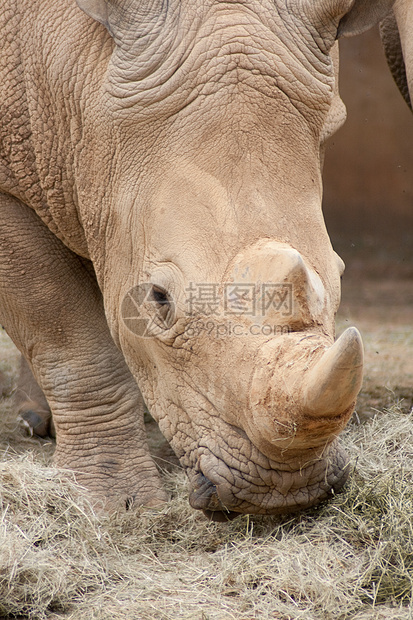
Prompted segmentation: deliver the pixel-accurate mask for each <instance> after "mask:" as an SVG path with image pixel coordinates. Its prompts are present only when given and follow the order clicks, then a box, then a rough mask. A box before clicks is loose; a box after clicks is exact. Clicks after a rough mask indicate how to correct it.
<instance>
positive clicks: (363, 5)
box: [337, 0, 395, 38]
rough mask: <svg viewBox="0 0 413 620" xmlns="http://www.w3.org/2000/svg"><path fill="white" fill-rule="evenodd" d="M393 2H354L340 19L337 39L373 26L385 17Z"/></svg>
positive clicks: (380, 0)
mask: <svg viewBox="0 0 413 620" xmlns="http://www.w3.org/2000/svg"><path fill="white" fill-rule="evenodd" d="M394 2H395V0H354V1H353V3H352V7H351V8H350V10H349V11H348V12H347V13H346V14H345V15H344V16H343V17H342V18H341V20H340V23H339V26H338V31H337V38H340V37H352V36H354V35H356V34H361V33H362V32H365V31H366V30H368V29H369V28H372V27H373V26H375V25H376V24H377V23H378V22H380V21H381V20H382V19H384V18H385V17H386V15H387V14H388V13H389V11H390V10H391V8H392V6H393V4H394Z"/></svg>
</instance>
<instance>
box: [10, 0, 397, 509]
mask: <svg viewBox="0 0 413 620" xmlns="http://www.w3.org/2000/svg"><path fill="white" fill-rule="evenodd" d="M78 5H79V6H78ZM391 5H392V2H391V1H388V2H386V1H379V0H378V1H377V2H372V1H370V0H369V1H363V0H355V1H354V0H240V1H238V2H234V1H227V2H224V1H220V0H197V2H194V1H193V0H180V1H178V0H170V2H168V3H167V2H164V1H162V0H118V1H114V0H113V1H112V0H111V1H109V0H107V1H106V0H78V4H76V3H75V1H74V0H61V1H60V2H58V3H55V2H53V3H52V2H50V1H49V0H24V2H23V1H22V0H20V1H19V0H13V1H12V0H3V2H2V4H1V8H0V31H1V33H2V40H3V43H2V47H1V56H2V62H1V64H0V89H1V90H2V92H1V96H0V105H1V112H0V123H1V125H0V138H1V150H0V188H1V191H2V194H1V195H0V219H1V229H0V230H1V232H0V254H1V269H0V287H1V300H0V320H1V322H2V324H4V325H5V327H6V329H7V331H8V333H9V334H10V336H11V337H12V338H13V340H14V342H15V343H16V345H17V346H18V347H19V348H20V350H21V351H22V352H23V354H24V356H25V357H26V359H27V360H28V362H29V364H30V367H31V368H32V370H33V373H34V375H35V377H36V380H37V381H38V383H39V385H40V386H41V388H42V390H43V392H44V394H45V396H46V398H47V401H48V403H49V405H50V407H51V410H52V413H53V420H54V425H55V428H56V441H57V445H56V453H55V461H56V463H57V464H58V465H61V466H64V467H66V468H71V469H73V470H75V471H76V472H77V476H78V478H79V479H80V480H81V481H82V482H83V483H84V484H86V485H88V486H89V488H90V489H91V490H92V491H93V492H94V493H95V494H96V495H98V496H100V497H105V498H107V500H108V501H109V502H110V503H111V504H117V503H119V502H123V503H125V502H126V504H127V505H128V504H129V503H130V502H131V500H132V499H133V500H134V501H136V503H139V504H145V505H149V506H157V505H160V504H162V502H163V501H165V499H166V496H165V493H164V491H163V489H162V486H161V484H160V480H159V477H158V473H157V470H156V468H155V466H154V464H153V462H152V460H151V458H150V456H149V453H148V448H147V443H146V439H145V432H144V427H143V417H142V410H143V403H142V397H141V394H140V392H139V390H138V389H137V387H136V383H135V379H134V377H135V378H136V380H137V382H138V384H139V388H140V391H141V392H142V394H143V397H144V399H145V401H146V403H147V405H148V407H149V409H150V411H151V413H152V415H153V416H154V417H155V419H156V420H157V421H158V423H159V426H160V428H161V430H162V432H163V433H164V435H165V437H166V438H167V440H168V441H169V442H170V443H171V445H172V447H173V448H174V450H175V452H176V454H177V456H178V457H179V459H180V461H181V464H182V466H183V467H184V468H185V469H186V471H187V473H188V476H189V479H190V501H191V503H192V505H193V506H194V507H196V508H200V509H203V510H204V511H205V512H206V514H207V515H209V516H211V517H212V518H216V519H220V518H222V517H223V516H225V515H227V516H229V517H230V516H234V515H235V514H237V513H242V512H244V513H245V512H251V513H277V512H286V511H290V510H295V509H299V508H304V507H307V506H310V505H313V504H315V503H317V502H319V501H321V500H322V499H325V498H326V497H328V496H329V494H331V492H332V491H334V490H338V489H339V488H340V487H341V486H342V484H343V483H344V481H345V479H346V476H347V469H346V465H347V459H346V456H345V454H344V453H343V451H342V449H341V448H340V446H339V444H338V441H337V435H338V433H339V432H340V431H341V429H342V428H343V427H344V426H345V424H346V422H347V420H348V418H349V416H350V415H351V412H352V409H353V405H354V400H355V397H356V394H357V391H358V389H359V387H360V381H361V368H362V349H361V344H360V340H359V336H358V333H357V332H356V330H349V331H348V332H346V334H345V335H344V336H343V337H342V338H341V339H340V340H339V341H338V343H336V345H334V347H332V344H333V341H334V316H335V312H336V310H337V307H338V304H339V297H340V274H341V272H342V263H341V261H340V260H339V259H338V257H337V256H336V255H335V254H334V252H333V250H332V248H331V244H330V241H329V238H328V235H327V232H326V229H325V225H324V221H323V217H322V212H321V195H322V187H321V160H322V150H323V144H324V141H325V139H326V138H327V137H328V136H329V135H331V134H332V133H333V132H334V131H335V130H336V129H337V128H338V127H339V126H340V125H341V123H342V122H343V120H344V116H345V112H344V108H343V106H342V104H341V102H340V99H339V97H338V95H337V92H336V76H335V70H334V64H333V62H332V59H331V56H330V53H331V52H332V50H333V49H334V44H335V41H336V38H337V36H338V29H339V30H340V34H341V35H351V34H354V33H357V32H360V31H362V30H364V29H366V28H368V27H370V26H371V25H373V24H374V23H376V22H377V21H378V20H379V19H381V18H383V16H384V15H385V14H386V13H387V12H388V10H389V8H390V6H391ZM81 9H83V10H81ZM231 282H235V283H237V282H247V283H248V284H251V283H252V284H253V285H254V286H255V290H256V291H259V290H261V289H260V287H261V285H262V283H273V284H274V283H284V284H285V283H287V284H289V285H291V286H292V288H291V290H292V293H293V300H292V310H291V313H290V314H289V315H287V316H285V315H284V314H283V313H282V312H281V311H280V310H276V309H272V310H271V311H269V313H268V315H267V316H265V317H260V318H257V317H251V316H247V315H245V316H244V315H239V314H238V315H236V316H234V317H232V316H231V317H230V318H231V321H232V324H233V325H236V326H237V334H236V335H234V334H233V333H231V335H229V334H227V335H225V336H223V335H222V333H218V327H219V326H220V329H222V325H226V326H227V327H228V316H226V315H225V314H224V309H223V308H220V309H219V312H222V314H218V315H217V316H212V317H210V316H207V317H205V316H204V317H203V316H202V313H201V314H196V313H195V314H194V315H193V316H188V313H187V312H186V311H185V308H186V306H185V300H186V298H187V297H188V292H187V289H188V288H189V287H190V285H191V283H216V284H217V285H219V286H220V287H221V289H220V290H221V292H222V290H223V287H224V285H225V283H231ZM138 283H145V284H147V286H148V290H149V291H150V294H151V295H152V298H151V299H152V300H151V303H149V302H148V304H147V307H146V311H147V312H148V315H149V316H150V317H151V318H152V319H154V320H155V322H157V323H158V324H159V325H162V317H167V319H168V321H169V320H170V319H171V317H172V319H171V320H170V322H169V324H168V328H165V329H164V328H159V329H157V330H155V332H154V333H153V337H152V338H141V337H139V336H138V335H136V333H134V332H133V330H132V331H131V330H130V329H128V326H127V325H126V324H125V323H124V322H123V320H122V316H121V308H122V303H123V301H124V299H125V297H127V294H128V291H129V290H130V289H131V288H132V287H134V286H136V285H137V284H138ZM154 287H155V288H154ZM172 300H173V303H174V306H172ZM173 310H174V312H173ZM199 319H201V320H204V322H205V321H206V320H208V322H209V325H210V327H209V329H201V330H200V329H199ZM197 321H198V322H197ZM257 321H258V323H259V325H258V327H259V329H258V333H257V331H256V327H254V326H255V325H256V324H257ZM211 325H212V326H213V327H214V329H211ZM263 325H265V326H267V327H268V325H270V326H271V325H272V326H274V325H278V326H281V327H283V328H287V329H288V330H289V331H290V333H288V334H285V333H283V334H281V335H280V333H277V334H275V335H274V334H271V335H269V334H268V332H265V333H263V331H265V330H263V331H260V329H261V328H262V326H263ZM196 326H198V327H196ZM215 328H216V329H215ZM191 330H192V331H191ZM253 331H254V333H253ZM45 415H46V416H47V414H45ZM45 422H46V423H47V419H46V420H45ZM29 423H30V421H29ZM32 425H34V423H32Z"/></svg>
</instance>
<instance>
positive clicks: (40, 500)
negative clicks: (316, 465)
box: [0, 406, 413, 620]
mask: <svg viewBox="0 0 413 620" xmlns="http://www.w3.org/2000/svg"><path fill="white" fill-rule="evenodd" d="M412 435H413V415H412V414H408V415H406V414H402V413H401V412H400V409H399V408H398V407H397V406H395V407H394V408H393V409H392V410H391V411H389V412H387V413H385V414H382V415H377V417H376V418H375V419H373V420H371V421H369V422H367V423H365V424H363V425H357V424H352V425H351V426H350V428H349V430H348V431H347V433H346V435H345V438H344V440H345V442H346V444H347V446H348V449H349V451H350V453H351V456H352V460H353V462H354V463H356V465H355V470H354V472H353V474H352V476H351V480H350V482H349V484H348V485H347V488H346V490H345V492H344V493H342V494H340V495H337V496H336V497H335V498H333V500H332V501H331V502H330V503H328V504H326V505H323V506H322V507H320V508H319V509H317V510H311V511H309V512H307V513H305V514H303V515H301V516H297V517H294V518H288V519H287V518H284V519H282V520H280V519H276V518H268V517H267V518H266V517H257V518H252V517H248V516H243V517H240V518H238V519H237V520H235V521H234V522H232V523H228V524H214V523H209V522H207V521H206V520H205V519H204V517H203V516H202V514H200V513H197V512H195V511H193V510H192V509H191V508H190V507H189V505H188V502H187V497H186V480H185V476H184V474H183V473H182V472H179V471H175V472H172V473H165V474H164V478H165V484H166V485H167V486H168V487H169V489H170V491H171V494H172V496H173V497H172V499H171V502H170V503H169V504H168V506H167V507H165V509H164V510H162V511H144V510H139V511H136V512H127V513H124V514H115V515H112V516H108V515H102V514H100V515H99V514H96V512H95V511H94V509H93V508H92V506H91V505H90V503H89V501H88V498H87V493H86V492H85V491H84V490H83V489H82V488H81V487H79V486H78V485H76V484H75V482H74V481H73V480H72V478H71V476H70V475H69V474H65V473H64V472H59V471H57V470H56V469H54V468H52V467H50V466H46V465H44V464H41V462H40V461H39V460H38V459H35V458H34V457H33V455H31V454H30V453H26V454H24V455H20V456H19V455H11V454H10V452H8V453H7V452H6V453H5V454H4V455H3V459H2V461H1V463H0V496H1V509H2V517H1V522H0V527H1V529H0V615H1V614H2V615H3V616H7V615H10V614H14V615H22V616H25V617H29V618H33V619H34V618H35V619H36V620H41V619H43V618H53V619H56V618H60V617H64V618H66V619H69V618H70V619H73V620H75V619H76V620H77V619H80V618H82V619H85V618H87V619H89V618H90V619H96V620H97V619H99V620H103V619H105V620H106V619H109V618H110V619H111V620H117V619H120V618H122V619H128V620H130V619H135V618H136V619H145V620H146V619H147V620H152V619H154V620H155V619H157V620H158V619H162V620H167V619H168V620H175V619H176V620H178V619H181V618H182V619H188V620H189V619H193V620H195V619H197V620H201V619H205V620H206V619H208V618H210V619H220V620H221V619H222V620H224V619H228V620H229V619H237V620H250V619H252V618H259V619H260V620H261V619H262V620H265V619H267V618H268V619H269V618H271V619H273V620H274V619H275V620H290V619H291V620H292V619H294V620H295V619H298V618H303V619H305V620H312V619H314V620H315V619H320V620H321V619H322V620H329V619H330V618H331V619H333V618H334V619H335V620H337V619H340V618H342V619H344V618H354V619H357V620H364V619H370V620H371V619H373V618H375V619H377V620H378V619H381V618H383V620H384V619H388V618H394V619H396V618H397V619H398V620H401V619H407V618H411V617H412V614H411V610H410V607H409V605H410V601H411V596H412V587H413V487H412V474H413V446H412V442H411V437H412Z"/></svg>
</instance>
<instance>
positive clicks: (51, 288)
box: [0, 194, 166, 506]
mask: <svg viewBox="0 0 413 620" xmlns="http://www.w3.org/2000/svg"><path fill="white" fill-rule="evenodd" d="M0 317H1V322H2V324H3V325H4V326H5V328H6V331H7V332H8V333H9V335H10V337H11V338H12V339H13V340H14V342H15V344H16V345H17V347H18V348H19V349H20V350H21V351H22V353H23V354H24V356H25V358H26V359H27V360H28V362H29V363H30V366H31V368H32V369H33V373H34V376H35V378H36V380H37V382H38V384H39V385H40V387H41V389H42V390H43V392H44V395H45V397H46V399H47V401H48V403H49V405H50V409H51V411H52V414H53V420H54V425H55V429H56V451H55V457H54V458H55V462H56V464H57V465H59V466H61V467H64V468H68V469H71V470H74V471H75V472H76V476H77V478H78V479H79V480H80V481H81V482H82V483H83V484H85V485H86V486H87V487H88V488H90V489H91V491H93V492H94V494H96V495H98V496H100V497H103V498H106V499H108V500H109V502H110V503H113V504H118V503H119V501H120V502H122V503H123V504H126V505H127V506H128V505H130V503H131V500H133V501H135V502H136V503H137V504H143V505H148V506H155V505H158V504H160V503H162V502H163V501H164V500H165V499H166V496H165V493H164V491H163V489H162V486H161V482H160V478H159V476H158V472H157V470H156V467H155V464H154V463H153V461H152V459H151V457H150V455H149V450H148V446H147V441H146V435H145V429H144V422H143V401H142V397H141V395H140V392H139V389H138V387H137V385H136V383H135V380H134V379H133V377H132V375H131V374H130V372H129V370H128V368H127V366H126V364H125V361H124V359H123V356H122V354H121V353H120V352H119V350H118V349H117V348H116V347H115V345H114V343H113V340H112V338H111V336H110V333H109V329H108V326H107V322H106V319H105V314H104V310H103V302H102V295H101V292H100V290H99V287H98V285H97V282H96V279H95V277H94V275H93V274H92V273H91V270H90V269H88V268H87V267H86V266H85V261H84V259H82V258H80V257H79V256H77V255H75V254H73V253H72V252H71V251H70V250H69V249H68V248H67V247H66V246H65V245H64V244H63V243H62V242H61V241H60V240H59V239H57V238H56V237H55V236H54V235H53V234H52V233H51V232H50V231H49V229H48V228H47V227H46V226H45V225H44V224H43V222H42V221H41V220H40V219H39V218H38V217H37V215H36V214H35V213H34V211H32V210H31V209H29V208H28V207H26V205H24V204H22V203H21V202H20V201H18V200H17V199H15V198H12V197H10V196H6V195H1V194H0Z"/></svg>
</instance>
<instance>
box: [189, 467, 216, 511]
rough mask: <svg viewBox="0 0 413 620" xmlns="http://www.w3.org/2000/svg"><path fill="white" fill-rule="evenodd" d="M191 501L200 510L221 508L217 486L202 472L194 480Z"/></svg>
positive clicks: (193, 506)
mask: <svg viewBox="0 0 413 620" xmlns="http://www.w3.org/2000/svg"><path fill="white" fill-rule="evenodd" d="M189 503H190V504H191V506H192V508H197V509H198V510H207V509H208V510H221V509H222V504H221V502H220V500H219V498H218V494H217V488H216V486H215V485H214V484H213V483H212V482H211V481H210V480H209V479H208V478H207V477H206V476H204V474H203V473H202V472H198V473H197V474H196V476H195V478H194V480H193V483H192V488H191V492H190V495H189Z"/></svg>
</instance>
